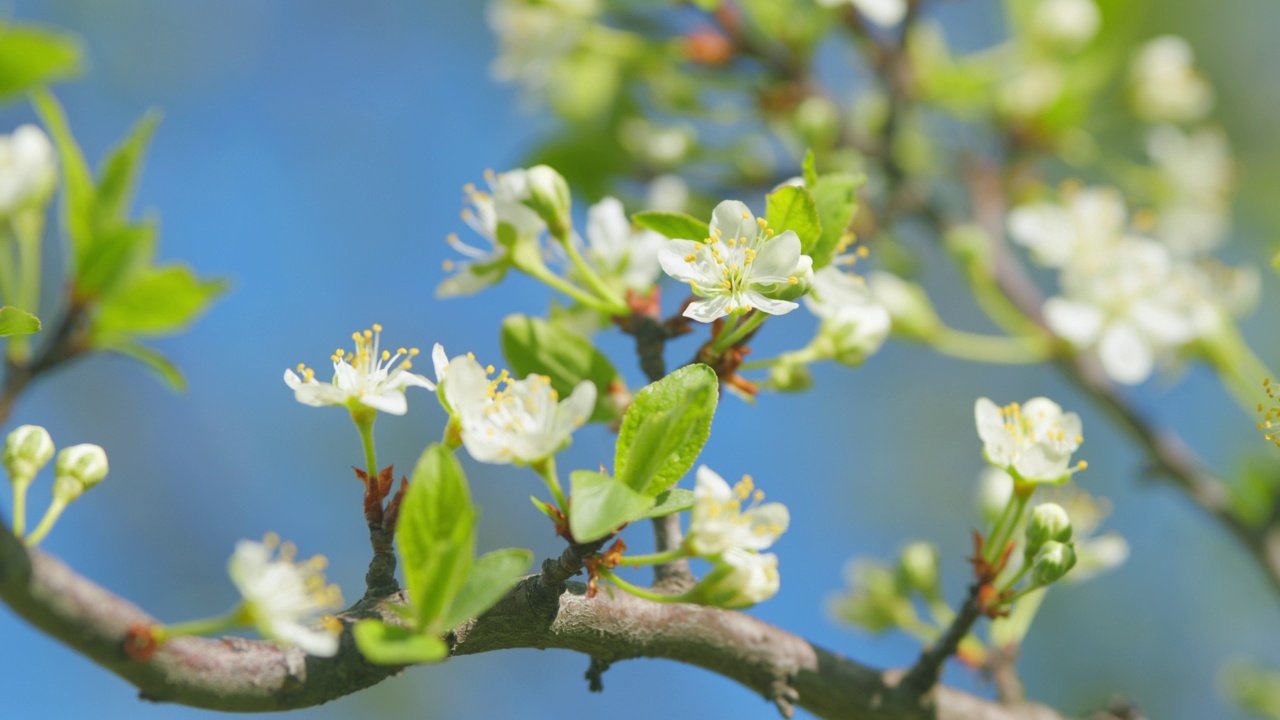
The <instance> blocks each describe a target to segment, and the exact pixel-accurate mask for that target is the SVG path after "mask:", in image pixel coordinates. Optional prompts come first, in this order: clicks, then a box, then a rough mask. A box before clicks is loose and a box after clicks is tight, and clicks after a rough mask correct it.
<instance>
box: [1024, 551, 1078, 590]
mask: <svg viewBox="0 0 1280 720" xmlns="http://www.w3.org/2000/svg"><path fill="white" fill-rule="evenodd" d="M1075 564H1076V551H1075V548H1073V547H1071V545H1070V544H1069V543H1062V542H1057V541H1055V540H1050V541H1049V542H1046V543H1045V544H1044V545H1043V546H1041V548H1040V551H1039V552H1037V553H1036V556H1035V560H1034V561H1033V562H1032V565H1031V584H1032V585H1034V586H1035V587H1044V586H1045V585H1052V584H1053V583H1055V582H1057V581H1058V580H1059V579H1061V578H1062V576H1063V575H1066V574H1067V572H1068V571H1070V570H1071V568H1073V567H1075Z"/></svg>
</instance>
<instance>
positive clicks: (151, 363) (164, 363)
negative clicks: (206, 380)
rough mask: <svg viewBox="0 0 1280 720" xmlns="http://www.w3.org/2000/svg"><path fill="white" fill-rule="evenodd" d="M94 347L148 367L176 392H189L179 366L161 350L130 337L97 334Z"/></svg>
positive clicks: (118, 334)
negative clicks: (131, 359)
mask: <svg viewBox="0 0 1280 720" xmlns="http://www.w3.org/2000/svg"><path fill="white" fill-rule="evenodd" d="M93 346H94V347H95V348H97V349H99V350H106V351H108V352H116V353H120V354H121V355H124V356H125V357H128V358H133V359H134V360H137V361H138V362H140V363H142V364H143V365H146V366H147V368H148V369H150V370H151V371H152V372H154V373H155V374H156V375H157V376H159V378H160V379H161V380H163V381H164V382H165V383H166V384H167V385H168V386H169V387H170V388H172V389H173V390H174V391H175V392H180V393H182V392H186V391H187V378H186V377H185V376H183V374H182V371H181V370H179V369H178V366H177V365H174V364H173V361H172V360H170V359H169V358H167V357H165V356H164V355H163V354H161V353H160V351H159V350H156V349H155V348H151V347H147V346H146V345H143V344H142V343H140V342H138V341H137V340H134V339H133V338H131V337H129V336H128V335H123V334H120V333H110V334H101V333H95V334H94V336H93Z"/></svg>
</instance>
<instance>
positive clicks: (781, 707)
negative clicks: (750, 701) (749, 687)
mask: <svg viewBox="0 0 1280 720" xmlns="http://www.w3.org/2000/svg"><path fill="white" fill-rule="evenodd" d="M765 697H766V698H768V700H769V702H772V703H773V704H774V707H776V708H778V712H779V713H781V714H782V717H784V718H787V720H790V719H791V718H792V717H794V716H795V714H796V703H798V702H800V692H799V691H798V690H796V689H795V688H794V687H791V679H790V678H788V677H785V676H781V675H780V676H778V677H776V678H774V679H773V681H772V682H770V683H769V690H768V693H767V694H766V695H765Z"/></svg>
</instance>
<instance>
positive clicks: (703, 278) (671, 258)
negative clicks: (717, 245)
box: [658, 240, 716, 285]
mask: <svg viewBox="0 0 1280 720" xmlns="http://www.w3.org/2000/svg"><path fill="white" fill-rule="evenodd" d="M701 247H702V245H701V244H700V243H697V242H694V241H693V240H669V241H667V243H666V244H665V245H663V246H662V248H661V249H659V250H658V264H660V265H661V266H662V270H663V271H664V272H665V273H667V274H668V275H670V276H671V277H673V278H675V279H676V280H679V281H680V282H686V283H698V284H700V285H707V284H712V283H714V282H715V280H716V279H715V278H714V277H708V275H707V273H706V272H705V271H704V270H703V269H701V268H700V266H699V264H698V259H697V258H696V256H697V255H698V254H699V253H698V249H699V248H701ZM690 255H693V256H695V259H694V260H693V261H692V262H690V261H689V260H686V259H685V258H687V257H689V256H690Z"/></svg>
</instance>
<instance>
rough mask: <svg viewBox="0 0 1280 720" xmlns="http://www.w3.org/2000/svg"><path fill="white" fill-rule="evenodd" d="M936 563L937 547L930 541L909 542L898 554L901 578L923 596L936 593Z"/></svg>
mask: <svg viewBox="0 0 1280 720" xmlns="http://www.w3.org/2000/svg"><path fill="white" fill-rule="evenodd" d="M938 565H939V562H938V548H936V547H934V546H933V544H932V543H927V542H914V543H911V544H910V545H908V546H906V547H905V548H903V549H902V554H901V555H899V556H898V570H899V572H901V573H902V578H903V580H905V581H906V583H907V586H908V587H910V588H911V589H912V590H915V591H916V592H918V593H920V594H921V595H923V596H925V597H934V596H936V595H937V594H938Z"/></svg>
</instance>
